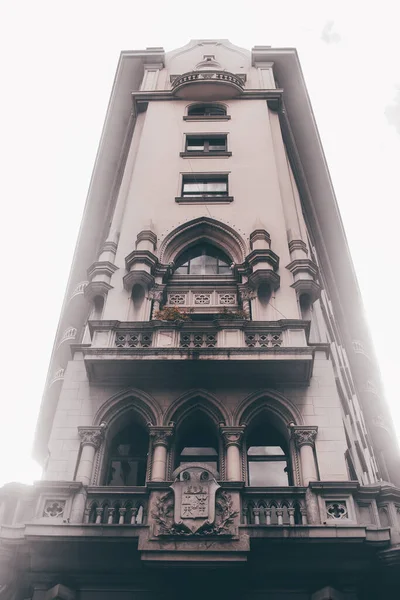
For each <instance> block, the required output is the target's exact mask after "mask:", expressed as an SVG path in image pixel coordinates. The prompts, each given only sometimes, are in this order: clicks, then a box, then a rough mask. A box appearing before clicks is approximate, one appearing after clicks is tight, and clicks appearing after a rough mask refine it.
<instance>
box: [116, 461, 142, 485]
mask: <svg viewBox="0 0 400 600" xmlns="http://www.w3.org/2000/svg"><path fill="white" fill-rule="evenodd" d="M140 471H142V469H140V464H139V461H137V460H113V461H111V468H110V479H109V485H143V483H144V481H143V482H139V472H140Z"/></svg>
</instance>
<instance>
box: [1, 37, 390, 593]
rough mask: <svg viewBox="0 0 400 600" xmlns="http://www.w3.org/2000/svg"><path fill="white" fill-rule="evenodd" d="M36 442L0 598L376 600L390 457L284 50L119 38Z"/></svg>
mask: <svg viewBox="0 0 400 600" xmlns="http://www.w3.org/2000/svg"><path fill="white" fill-rule="evenodd" d="M35 456H36V457H37V458H38V459H39V460H40V461H41V462H42V464H43V467H44V475H43V479H42V481H40V482H37V483H36V484H35V485H33V486H23V485H17V484H8V485H6V486H4V487H3V488H2V490H1V492H0V523H1V530H0V540H1V547H0V548H1V555H0V557H1V569H2V570H1V580H0V584H1V586H2V587H1V588H0V598H5V599H6V600H23V599H27V598H30V599H33V600H53V599H55V598H63V599H76V600H78V599H79V600H92V599H93V600H94V599H96V600H108V599H111V598H112V599H117V600H128V599H135V600H136V599H137V600H142V598H143V599H145V598H146V599H151V600H152V599H153V598H154V599H158V598H167V599H169V598H171V599H172V598H183V597H185V598H193V599H194V600H197V599H198V598H200V597H203V596H204V595H206V594H208V595H211V596H212V597H229V598H232V599H233V600H235V599H239V598H241V599H243V598H244V599H246V600H256V599H259V600H261V599H264V598H265V599H271V600H272V599H273V600H286V599H292V598H293V599H294V598H295V599H296V600H328V599H333V600H339V599H341V600H363V599H370V598H371V599H372V598H374V599H375V598H391V597H394V595H393V594H394V593H395V590H396V589H397V586H398V585H399V583H400V581H399V579H400V578H399V564H400V561H399V557H400V469H399V467H400V461H399V450H398V446H397V442H396V435H395V432H394V429H393V424H392V422H391V418H390V414H389V411H388V408H387V405H386V404H385V401H384V399H383V396H382V390H381V383H380V377H379V371H378V368H377V365H376V361H375V359H374V356H373V350H372V348H371V342H370V339H369V334H368V330H367V327H366V324H365V321H364V316H363V309H362V304H361V299H360V293H359V290H358V287H357V282H356V279H355V275H354V272H353V267H352V262H351V258H350V255H349V250H348V246H347V243H346V239H345V235H344V231H343V227H342V224H341V220H340V215H339V212H338V207H337V203H336V200H335V196H334V192H333V188H332V184H331V181H330V177H329V173H328V170H327V165H326V162H325V158H324V154H323V150H322V147H321V143H320V139H319V136H318V132H317V128H316V124H315V121H314V118H313V113H312V109H311V105H310V102H309V98H308V95H307V90H306V87H305V83H304V79H303V76H302V73H301V68H300V64H299V61H298V57H297V53H296V51H295V50H293V49H274V48H270V47H264V46H262V47H261V46H256V47H254V48H253V50H252V52H248V51H246V50H243V49H241V48H238V47H236V46H233V45H232V44H231V43H229V42H228V41H227V40H217V41H216V40H194V41H192V42H190V43H189V44H188V45H187V46H185V47H183V48H180V49H178V50H175V51H172V52H169V53H165V52H164V50H163V49H162V48H148V49H147V50H145V51H135V52H123V53H122V55H121V58H120V62H119V65H118V68H117V74H116V78H115V83H114V87H113V90H112V94H111V100H110V104H109V107H108V111H107V116H106V120H105V125H104V130H103V134H102V137H101V141H100V147H99V151H98V155H97V158H96V163H95V167H94V173H93V177H92V181H91V184H90V190H89V195H88V200H87V204H86V208H85V213H84V217H83V222H82V226H81V231H80V234H79V239H78V244H77V248H76V253H75V257H74V262H73V266H72V270H71V275H70V281H69V284H68V289H67V294H66V298H65V302H64V306H63V309H62V314H61V317H60V324H59V328H58V332H57V336H56V342H55V346H54V350H53V355H52V359H51V364H50V369H49V377H48V381H47V385H46V390H45V394H44V399H43V403H42V408H41V412H40V416H39V421H38V426H37V432H36V442H35ZM396 486H397V487H396Z"/></svg>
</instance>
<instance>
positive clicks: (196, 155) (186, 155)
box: [179, 151, 232, 158]
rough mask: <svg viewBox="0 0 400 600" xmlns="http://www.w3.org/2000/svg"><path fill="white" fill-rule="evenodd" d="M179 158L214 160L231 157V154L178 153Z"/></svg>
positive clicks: (217, 152) (224, 152)
mask: <svg viewBox="0 0 400 600" xmlns="http://www.w3.org/2000/svg"><path fill="white" fill-rule="evenodd" d="M179 156H181V157H182V158H213V157H214V158H216V157H221V156H222V157H227V156H232V152H226V151H223V152H219V151H216V152H180V153H179Z"/></svg>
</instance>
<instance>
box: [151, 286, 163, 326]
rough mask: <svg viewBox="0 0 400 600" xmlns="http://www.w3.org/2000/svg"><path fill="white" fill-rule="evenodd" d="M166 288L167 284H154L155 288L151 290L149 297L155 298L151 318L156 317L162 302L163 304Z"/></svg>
mask: <svg viewBox="0 0 400 600" xmlns="http://www.w3.org/2000/svg"><path fill="white" fill-rule="evenodd" d="M164 289H165V286H163V287H159V286H154V287H153V289H151V290H150V291H149V295H148V298H149V300H153V307H152V311H151V319H154V315H155V314H156V312H157V311H159V310H160V304H161V302H162V299H163V296H164Z"/></svg>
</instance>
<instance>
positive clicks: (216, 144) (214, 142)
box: [208, 138, 226, 152]
mask: <svg viewBox="0 0 400 600" xmlns="http://www.w3.org/2000/svg"><path fill="white" fill-rule="evenodd" d="M208 149H209V150H210V152H212V151H213V150H218V151H221V150H225V149H226V138H211V139H210V141H209V146H208Z"/></svg>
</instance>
